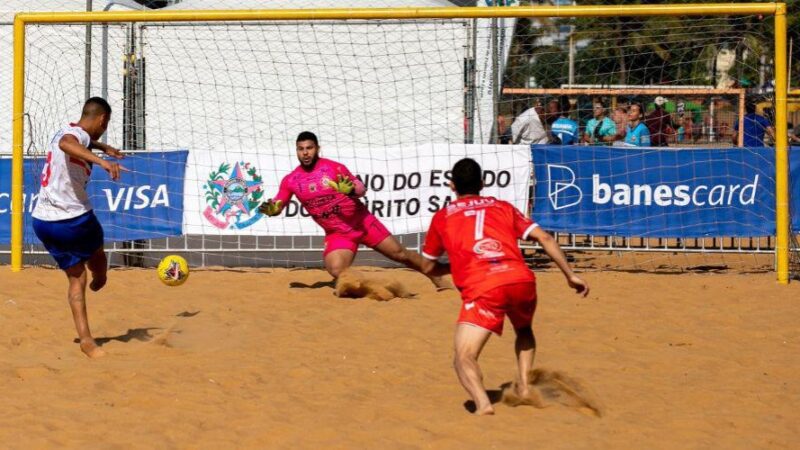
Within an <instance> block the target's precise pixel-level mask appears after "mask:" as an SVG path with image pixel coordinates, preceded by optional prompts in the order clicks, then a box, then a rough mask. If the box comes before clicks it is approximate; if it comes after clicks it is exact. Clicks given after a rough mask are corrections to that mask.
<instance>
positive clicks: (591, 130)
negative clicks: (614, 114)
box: [583, 101, 617, 145]
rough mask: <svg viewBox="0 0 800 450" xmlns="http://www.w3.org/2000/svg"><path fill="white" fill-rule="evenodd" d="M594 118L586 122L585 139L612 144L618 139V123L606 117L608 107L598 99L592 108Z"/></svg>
mask: <svg viewBox="0 0 800 450" xmlns="http://www.w3.org/2000/svg"><path fill="white" fill-rule="evenodd" d="M592 115H594V117H593V118H591V119H589V121H588V122H586V132H585V133H584V134H583V141H584V142H588V143H589V144H606V145H608V144H611V143H612V142H614V141H615V140H617V125H616V124H615V123H614V121H613V120H611V119H609V118H608V117H606V107H605V105H603V103H602V102H600V101H597V102H595V103H594V106H593V108H592Z"/></svg>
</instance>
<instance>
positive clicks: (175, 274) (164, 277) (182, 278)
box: [158, 255, 189, 286]
mask: <svg viewBox="0 0 800 450" xmlns="http://www.w3.org/2000/svg"><path fill="white" fill-rule="evenodd" d="M188 278H189V264H187V263H186V260H185V259H183V258H182V257H180V256H178V255H169V256H165V257H164V259H162V260H161V262H160V263H158V279H159V280H161V282H162V283H164V284H166V285H167V286H180V285H182V284H183V283H185V282H186V280H187V279H188Z"/></svg>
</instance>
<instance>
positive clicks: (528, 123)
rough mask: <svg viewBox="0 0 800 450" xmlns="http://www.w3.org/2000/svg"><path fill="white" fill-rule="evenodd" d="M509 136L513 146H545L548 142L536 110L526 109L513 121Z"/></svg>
mask: <svg viewBox="0 0 800 450" xmlns="http://www.w3.org/2000/svg"><path fill="white" fill-rule="evenodd" d="M511 136H512V139H513V141H512V142H513V143H514V144H525V145H528V144H547V143H548V141H549V140H548V138H547V132H546V131H545V130H544V125H542V120H541V119H540V118H539V114H538V113H537V112H536V108H528V109H527V110H525V112H523V113H522V114H520V115H519V116H517V118H516V119H514V123H512V124H511Z"/></svg>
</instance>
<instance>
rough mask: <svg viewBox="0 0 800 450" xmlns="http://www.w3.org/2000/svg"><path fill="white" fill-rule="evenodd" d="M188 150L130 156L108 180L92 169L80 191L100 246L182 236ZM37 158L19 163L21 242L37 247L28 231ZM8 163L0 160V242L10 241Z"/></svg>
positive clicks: (35, 192) (38, 167)
mask: <svg viewBox="0 0 800 450" xmlns="http://www.w3.org/2000/svg"><path fill="white" fill-rule="evenodd" d="M187 154H188V151H186V150H178V151H169V152H147V153H136V154H130V155H128V156H127V157H126V158H125V159H123V160H122V161H120V163H121V164H122V165H123V166H125V167H126V168H127V169H129V170H130V171H129V172H123V173H122V176H121V177H120V179H119V180H118V181H116V182H115V181H111V180H110V179H109V178H108V174H107V173H106V172H105V171H104V170H103V169H101V168H99V167H95V168H94V169H93V170H92V177H91V179H90V181H89V184H88V186H87V188H86V192H87V194H89V198H90V199H91V202H92V206H93V207H94V211H95V214H96V215H97V219H98V220H99V221H100V223H101V224H102V225H103V231H104V234H105V240H106V242H112V241H124V240H133V239H149V238H161V237H167V236H178V235H180V234H182V228H183V227H182V221H183V199H184V196H183V186H184V175H185V170H186V158H187ZM43 163H44V162H43V160H40V159H28V160H25V166H24V169H23V170H24V173H25V181H24V183H25V185H24V189H23V190H24V202H23V203H24V210H25V212H24V214H25V217H24V224H25V225H24V226H25V230H24V239H25V242H26V243H33V244H36V243H39V241H38V239H36V236H35V235H34V233H33V229H32V227H31V212H32V211H33V208H34V206H35V205H36V198H37V195H38V192H39V179H40V175H39V174H40V172H41V170H42V165H43ZM10 212H11V160H10V159H0V243H2V244H7V243H9V242H10V240H11V232H10V229H11V228H10V223H11V222H10V220H11V219H10Z"/></svg>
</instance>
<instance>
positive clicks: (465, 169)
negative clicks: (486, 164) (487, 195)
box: [452, 158, 483, 195]
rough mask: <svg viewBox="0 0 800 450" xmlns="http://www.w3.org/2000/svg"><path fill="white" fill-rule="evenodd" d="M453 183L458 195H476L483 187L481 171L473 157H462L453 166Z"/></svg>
mask: <svg viewBox="0 0 800 450" xmlns="http://www.w3.org/2000/svg"><path fill="white" fill-rule="evenodd" d="M452 181H453V185H454V186H455V188H456V193H458V195H478V194H480V192H481V189H483V172H482V171H481V166H480V164H478V163H477V162H476V161H475V160H474V159H471V158H464V159H462V160H460V161H458V162H457V163H456V164H455V165H454V166H453V178H452Z"/></svg>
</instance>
